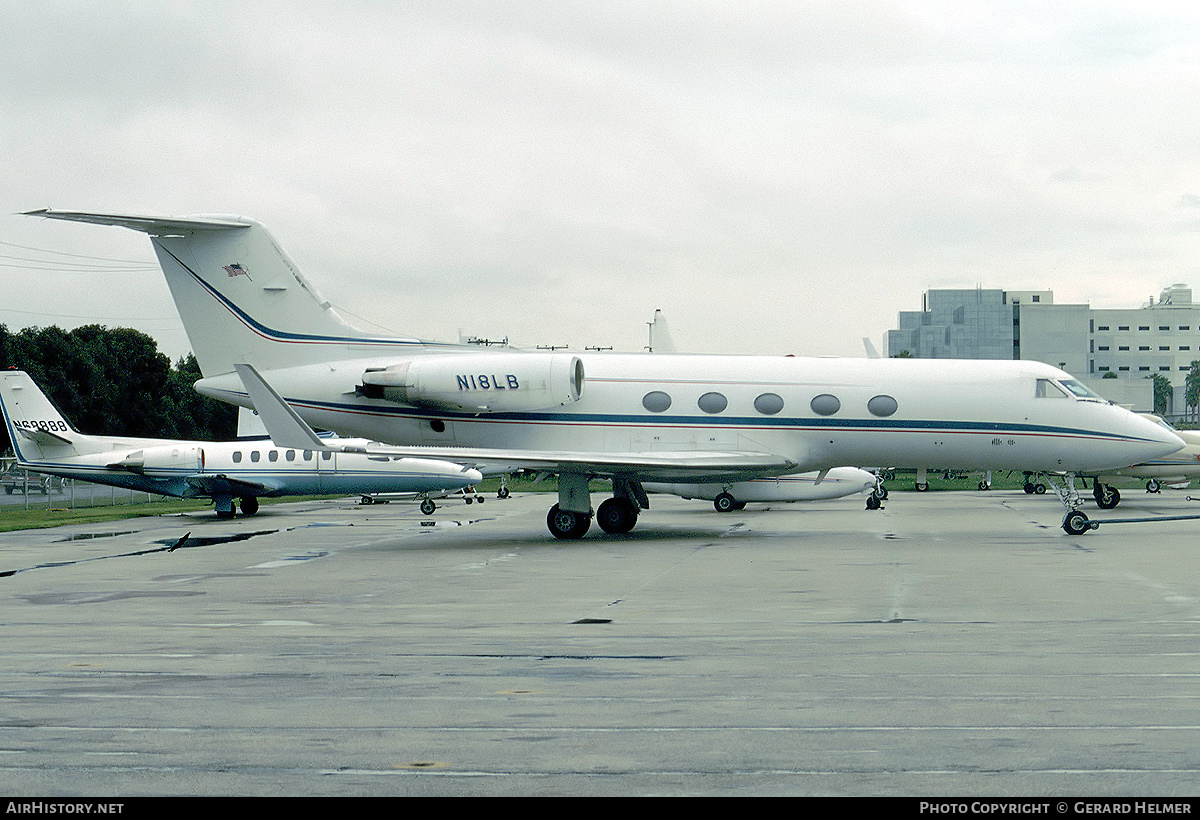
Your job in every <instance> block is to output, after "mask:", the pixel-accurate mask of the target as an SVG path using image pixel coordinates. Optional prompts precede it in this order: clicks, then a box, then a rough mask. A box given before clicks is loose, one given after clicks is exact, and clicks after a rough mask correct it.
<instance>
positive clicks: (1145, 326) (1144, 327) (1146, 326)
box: [1138, 325, 1150, 330]
mask: <svg viewBox="0 0 1200 820" xmlns="http://www.w3.org/2000/svg"><path fill="white" fill-rule="evenodd" d="M1149 329H1150V325H1141V326H1139V327H1138V330H1149Z"/></svg>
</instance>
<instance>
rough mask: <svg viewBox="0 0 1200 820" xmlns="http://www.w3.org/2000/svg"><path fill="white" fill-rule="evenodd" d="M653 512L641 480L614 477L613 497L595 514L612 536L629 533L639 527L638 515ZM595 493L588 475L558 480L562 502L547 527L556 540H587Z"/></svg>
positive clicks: (565, 475)
mask: <svg viewBox="0 0 1200 820" xmlns="http://www.w3.org/2000/svg"><path fill="white" fill-rule="evenodd" d="M648 509H650V499H649V498H647V496H646V491H645V490H644V489H642V484H641V482H640V481H638V480H637V479H633V478H624V477H622V476H617V477H615V478H613V497H612V498H608V499H605V500H604V501H603V502H602V503H601V504H600V509H598V510H596V511H595V518H596V523H598V524H599V525H600V529H602V530H604V531H605V532H606V533H609V534H610V535H619V534H621V533H626V532H629V531H630V530H632V529H633V528H634V527H635V526H637V519H638V514H639V513H640V512H641V511H642V510H648ZM592 517H593V515H592V506H591V494H590V492H589V491H588V483H587V476H585V475H578V474H567V473H564V474H561V475H559V477H558V503H557V504H555V505H554V506H553V507H551V508H550V512H549V513H547V514H546V527H547V529H549V530H550V534H551V535H553V536H554V537H555V538H560V539H563V540H576V539H579V538H583V536H584V535H586V534H587V531H588V530H589V529H590V528H591V526H592Z"/></svg>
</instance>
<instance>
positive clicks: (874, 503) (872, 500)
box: [867, 495, 883, 510]
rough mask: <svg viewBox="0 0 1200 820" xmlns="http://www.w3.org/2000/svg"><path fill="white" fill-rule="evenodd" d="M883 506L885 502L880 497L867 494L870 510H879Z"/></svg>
mask: <svg viewBox="0 0 1200 820" xmlns="http://www.w3.org/2000/svg"><path fill="white" fill-rule="evenodd" d="M882 506H883V502H882V501H880V500H879V499H878V498H876V497H875V496H874V495H869V496H867V509H868V510H878V509H879V508H881V507H882Z"/></svg>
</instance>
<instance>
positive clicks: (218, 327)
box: [26, 209, 424, 377]
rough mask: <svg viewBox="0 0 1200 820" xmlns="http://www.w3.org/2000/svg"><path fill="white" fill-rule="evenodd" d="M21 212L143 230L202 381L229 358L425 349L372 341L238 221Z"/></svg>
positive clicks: (296, 359) (286, 361)
mask: <svg viewBox="0 0 1200 820" xmlns="http://www.w3.org/2000/svg"><path fill="white" fill-rule="evenodd" d="M26 215H28V216H41V217H46V218H48V219H62V220H66V221H70V222H86V223H91V224H96V225H116V226H119V227H123V228H129V229H131V230H135V231H141V232H143V233H145V234H148V235H149V236H150V240H151V242H152V244H153V246H154V251H155V253H156V254H157V256H158V261H159V266H160V267H161V268H162V272H163V275H164V276H165V277H166V280H167V284H168V286H169V287H170V289H171V295H172V297H173V298H174V300H175V306H176V308H177V309H178V310H179V315H180V317H181V318H182V319H183V324H184V329H185V330H186V331H187V335H188V339H189V341H190V342H191V344H192V348H193V351H194V352H195V354H196V360H197V362H198V363H199V365H200V370H201V372H202V373H203V374H204V376H206V377H208V376H217V375H221V374H224V373H231V372H233V369H234V368H233V365H234V364H235V363H237V362H254V363H255V365H257V366H258V367H259V368H262V369H264V370H272V369H277V368H284V367H293V366H298V365H305V364H314V363H317V362H325V361H331V360H337V359H349V358H359V357H366V356H374V355H387V356H395V355H396V354H397V352H398V351H403V352H406V353H411V352H414V347H417V348H419V347H421V346H423V344H424V343H422V342H420V341H419V340H416V339H407V338H400V337H395V338H393V337H383V336H379V335H375V334H372V333H369V332H368V331H365V330H363V329H361V328H358V327H355V326H354V325H352V324H351V323H349V322H347V321H346V320H345V319H343V318H342V317H341V316H340V315H338V313H337V311H336V310H334V308H333V307H332V306H331V305H330V304H329V302H328V301H326V300H325V299H324V298H322V297H321V295H320V294H319V293H318V292H317V291H316V289H315V288H314V287H313V286H312V284H311V283H310V282H309V281H308V280H307V279H305V278H304V276H303V275H302V274H301V273H300V270H299V268H298V267H297V266H296V265H295V263H294V262H292V260H291V259H290V258H288V256H287V254H286V253H284V251H283V250H282V248H280V247H279V245H278V244H277V243H276V242H275V240H274V239H273V238H272V237H271V235H270V234H269V233H268V232H267V230H266V228H264V227H263V226H262V225H261V224H259V223H258V222H255V221H254V220H252V219H248V218H246V217H242V216H189V217H155V216H134V215H128V214H124V215H123V214H100V213H86V212H82V211H57V210H49V209H46V210H40V211H29V212H27V214H26ZM416 352H419V351H416Z"/></svg>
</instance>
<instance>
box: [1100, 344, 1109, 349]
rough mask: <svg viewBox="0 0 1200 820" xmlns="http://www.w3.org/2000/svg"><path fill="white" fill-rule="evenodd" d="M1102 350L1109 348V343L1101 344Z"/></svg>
mask: <svg viewBox="0 0 1200 820" xmlns="http://www.w3.org/2000/svg"><path fill="white" fill-rule="evenodd" d="M1100 349H1101V350H1108V345H1100Z"/></svg>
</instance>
